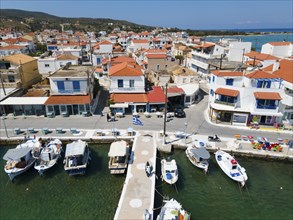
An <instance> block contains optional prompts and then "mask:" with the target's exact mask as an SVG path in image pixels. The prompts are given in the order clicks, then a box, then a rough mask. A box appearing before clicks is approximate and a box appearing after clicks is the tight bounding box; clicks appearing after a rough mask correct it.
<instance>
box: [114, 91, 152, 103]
mask: <svg viewBox="0 0 293 220" xmlns="http://www.w3.org/2000/svg"><path fill="white" fill-rule="evenodd" d="M110 99H111V100H112V101H114V102H115V103H121V102H141V103H146V102H148V99H147V95H146V94H142V93H140V94H131V93H115V94H111V96H110Z"/></svg>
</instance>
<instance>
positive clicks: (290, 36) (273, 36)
mask: <svg viewBox="0 0 293 220" xmlns="http://www.w3.org/2000/svg"><path fill="white" fill-rule="evenodd" d="M232 31H236V32H238V33H239V35H233V36H226V35H225V36H207V37H205V40H206V41H211V42H218V41H219V40H220V39H222V38H233V39H238V40H241V41H242V42H251V43H252V45H251V47H252V48H254V49H255V51H258V52H261V47H262V45H263V44H265V43H268V42H282V41H287V42H293V29H292V28H291V29H289V28H282V29H278V28H274V29H241V30H232ZM243 33H251V35H243Z"/></svg>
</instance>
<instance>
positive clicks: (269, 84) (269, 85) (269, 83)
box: [267, 80, 272, 88]
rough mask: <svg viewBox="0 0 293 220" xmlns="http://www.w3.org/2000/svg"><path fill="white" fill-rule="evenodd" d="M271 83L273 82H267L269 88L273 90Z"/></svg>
mask: <svg viewBox="0 0 293 220" xmlns="http://www.w3.org/2000/svg"><path fill="white" fill-rule="evenodd" d="M271 83H272V82H271V81H269V80H268V81H267V88H271Z"/></svg>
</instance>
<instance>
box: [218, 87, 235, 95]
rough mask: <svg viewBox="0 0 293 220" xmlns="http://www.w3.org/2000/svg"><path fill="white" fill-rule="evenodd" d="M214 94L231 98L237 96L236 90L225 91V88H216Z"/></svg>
mask: <svg viewBox="0 0 293 220" xmlns="http://www.w3.org/2000/svg"><path fill="white" fill-rule="evenodd" d="M215 93H216V94H219V95H226V96H232V97H237V96H238V95H239V91H238V90H234V89H225V88H217V89H216V91H215Z"/></svg>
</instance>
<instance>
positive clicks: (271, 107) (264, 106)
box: [256, 105, 278, 109]
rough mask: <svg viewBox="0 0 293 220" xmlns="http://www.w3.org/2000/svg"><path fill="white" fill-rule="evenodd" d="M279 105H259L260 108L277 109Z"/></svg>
mask: <svg viewBox="0 0 293 220" xmlns="http://www.w3.org/2000/svg"><path fill="white" fill-rule="evenodd" d="M277 107H278V106H277V105H257V106H256V108H258V109H277Z"/></svg>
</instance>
